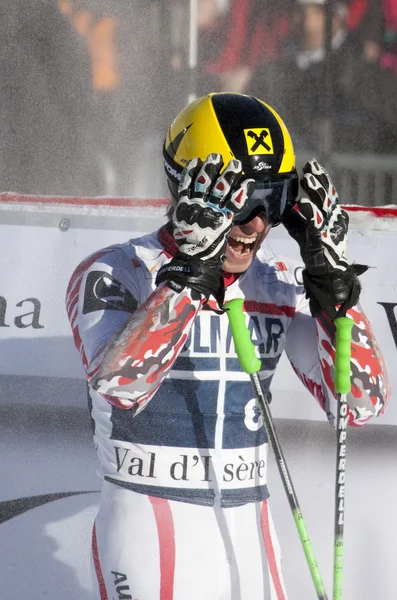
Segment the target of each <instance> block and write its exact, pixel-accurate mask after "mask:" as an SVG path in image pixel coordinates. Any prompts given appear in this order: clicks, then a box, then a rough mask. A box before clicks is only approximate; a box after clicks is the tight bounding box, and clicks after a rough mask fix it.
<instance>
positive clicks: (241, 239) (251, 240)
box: [232, 235, 256, 244]
mask: <svg viewBox="0 0 397 600" xmlns="http://www.w3.org/2000/svg"><path fill="white" fill-rule="evenodd" d="M232 239H233V240H236V242H241V243H242V244H253V243H254V242H255V240H256V236H254V237H250V238H246V237H241V236H240V235H236V236H233V238H232Z"/></svg>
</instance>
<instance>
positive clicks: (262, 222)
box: [240, 213, 267, 235]
mask: <svg viewBox="0 0 397 600" xmlns="http://www.w3.org/2000/svg"><path fill="white" fill-rule="evenodd" d="M266 227H267V221H266V217H265V215H264V214H263V213H261V214H260V215H256V217H254V218H253V219H252V221H248V223H245V225H240V229H241V231H242V233H244V235H251V234H252V233H262V231H264V230H265V229H266Z"/></svg>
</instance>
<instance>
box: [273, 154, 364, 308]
mask: <svg viewBox="0 0 397 600" xmlns="http://www.w3.org/2000/svg"><path fill="white" fill-rule="evenodd" d="M303 173H304V175H303V177H302V179H301V180H300V185H301V187H302V188H303V190H304V191H305V192H306V194H307V197H303V198H300V199H299V200H298V201H297V203H296V205H295V207H294V209H293V210H290V211H288V212H286V213H284V215H283V224H284V226H285V228H286V229H287V231H288V233H289V234H290V235H291V237H293V238H294V239H295V240H296V241H297V242H298V244H299V247H300V252H301V256H302V259H303V262H304V264H305V270H304V271H303V284H304V286H305V289H306V295H307V297H308V298H309V299H310V309H311V313H312V315H313V316H317V315H318V314H319V313H320V312H325V313H327V314H328V316H329V317H330V318H331V319H335V318H336V317H337V316H342V315H344V314H346V311H347V310H348V309H349V308H351V307H352V306H354V305H355V304H357V302H358V299H359V296H360V291H361V286H360V283H359V281H358V277H357V276H358V275H361V273H363V272H364V271H365V270H366V269H367V267H365V266H363V265H348V263H347V259H346V247H347V234H348V228H349V216H348V214H347V212H346V211H344V210H343V209H342V208H341V207H340V204H339V198H338V194H337V192H336V189H335V187H334V185H333V183H332V181H331V178H330V176H329V175H328V173H327V171H326V170H325V169H324V168H323V167H322V166H321V165H320V164H319V163H318V162H317V161H316V160H314V159H313V160H311V161H309V162H308V163H306V164H305V166H304V167H303Z"/></svg>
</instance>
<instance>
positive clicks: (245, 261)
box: [223, 213, 271, 273]
mask: <svg viewBox="0 0 397 600" xmlns="http://www.w3.org/2000/svg"><path fill="white" fill-rule="evenodd" d="M270 228H271V225H270V223H269V222H268V221H267V220H266V217H265V215H264V213H260V214H259V215H256V216H255V217H254V218H253V219H252V220H251V221H248V223H244V225H237V224H236V225H234V226H233V227H232V230H231V232H230V234H229V237H228V240H227V246H226V260H225V262H224V263H223V270H224V271H226V272H227V273H243V272H244V271H246V270H247V269H248V267H249V266H250V265H251V263H252V261H253V259H254V256H255V254H256V253H257V252H258V250H259V248H260V245H261V244H262V242H263V240H264V239H265V237H266V236H267V234H268V233H269V230H270Z"/></svg>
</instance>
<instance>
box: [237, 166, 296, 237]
mask: <svg viewBox="0 0 397 600" xmlns="http://www.w3.org/2000/svg"><path fill="white" fill-rule="evenodd" d="M298 190H299V178H298V175H297V174H296V173H291V174H288V175H284V174H282V175H273V176H272V177H269V178H264V179H256V188H255V190H254V192H253V194H252V196H251V197H250V198H249V199H248V200H247V202H246V204H245V206H244V208H243V209H242V210H241V211H240V212H239V213H238V214H237V215H236V217H235V218H234V223H236V224H238V225H243V224H244V223H247V222H248V221H250V220H251V219H253V218H254V217H255V216H256V215H257V214H259V213H261V212H264V213H265V215H266V219H267V220H268V221H269V223H270V225H271V226H272V227H275V226H276V225H279V224H280V223H281V215H282V214H283V212H284V210H285V209H286V207H287V206H288V205H290V206H292V205H293V204H295V199H296V197H297V195H298Z"/></svg>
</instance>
